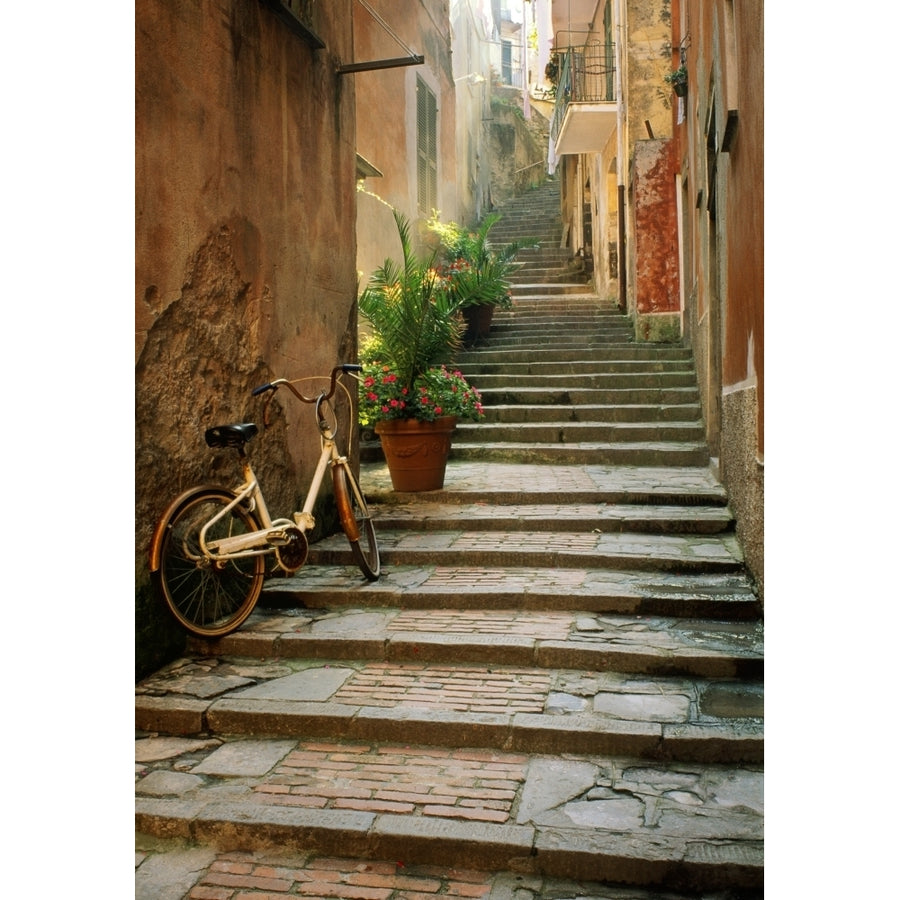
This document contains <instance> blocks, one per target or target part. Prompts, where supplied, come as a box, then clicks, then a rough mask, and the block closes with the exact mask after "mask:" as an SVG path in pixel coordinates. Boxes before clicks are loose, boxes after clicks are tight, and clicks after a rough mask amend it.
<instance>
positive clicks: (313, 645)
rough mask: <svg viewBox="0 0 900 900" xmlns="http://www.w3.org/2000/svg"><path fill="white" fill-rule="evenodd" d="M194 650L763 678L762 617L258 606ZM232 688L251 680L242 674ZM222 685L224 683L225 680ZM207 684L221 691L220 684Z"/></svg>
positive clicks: (257, 655)
mask: <svg viewBox="0 0 900 900" xmlns="http://www.w3.org/2000/svg"><path fill="white" fill-rule="evenodd" d="M193 646H194V647H195V648H196V649H201V648H205V649H207V650H208V651H209V652H210V653H213V652H215V653H223V654H226V655H231V656H239V657H248V658H263V659H273V658H297V659H300V658H306V659H341V658H343V659H356V660H363V659H379V660H381V659H385V660H391V661H395V662H397V661H409V660H415V661H424V660H429V661H432V662H434V661H455V662H459V661H461V660H468V661H469V662H484V663H493V664H495V665H532V666H537V667H541V668H559V667H568V668H572V667H574V666H577V667H579V668H584V669H587V670H603V669H613V670H615V671H619V672H647V673H649V674H670V675H672V674H688V675H701V676H706V677H759V678H761V677H762V673H763V626H762V623H761V622H759V621H748V622H733V621H729V622H718V623H717V622H715V621H710V620H708V619H679V618H675V617H663V616H641V615H637V616H629V615H615V614H604V615H597V614H593V613H589V612H577V611H576V612H569V611H553V610H550V611H529V610H520V609H518V610H472V609H434V610H424V611H423V610H415V609H402V608H400V607H394V608H381V609H377V608H368V607H353V606H346V607H338V608H336V609H333V610H332V609H315V608H312V609H293V610H290V611H277V612H276V611H272V610H263V609H257V610H256V611H254V613H253V614H252V615H251V617H250V618H249V619H248V620H247V622H246V623H245V624H244V625H243V626H242V628H241V629H240V631H238V632H235V633H234V634H231V635H227V636H226V637H224V638H220V639H218V640H216V641H209V642H205V641H200V640H196V641H194V642H193ZM233 678H234V682H235V683H234V686H235V687H240V686H242V685H246V683H247V682H246V679H240V678H237V677H234V676H233ZM222 686H224V682H223V685H222ZM208 690H210V691H213V690H216V691H217V692H220V691H219V690H218V686H216V687H210V688H208Z"/></svg>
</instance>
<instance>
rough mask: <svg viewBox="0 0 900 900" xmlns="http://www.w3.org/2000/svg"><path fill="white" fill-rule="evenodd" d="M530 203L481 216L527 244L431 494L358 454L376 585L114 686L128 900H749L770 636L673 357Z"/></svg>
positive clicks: (689, 371) (311, 588) (529, 197)
mask: <svg viewBox="0 0 900 900" xmlns="http://www.w3.org/2000/svg"><path fill="white" fill-rule="evenodd" d="M554 190H557V187H556V185H555V183H554V182H553V181H550V182H548V183H547V185H546V186H545V187H544V188H542V189H540V190H539V191H534V192H531V193H527V194H525V195H523V197H521V198H519V199H518V200H517V201H515V202H513V203H511V204H510V205H509V206H508V207H507V208H506V209H504V210H503V213H504V217H503V219H502V220H501V224H502V226H503V227H504V228H505V229H507V230H505V231H504V232H503V233H502V234H499V233H498V234H497V238H498V240H511V239H513V237H514V235H516V234H531V235H536V236H538V237H540V239H541V244H540V246H539V247H538V248H537V249H534V250H532V251H523V252H522V253H521V256H520V259H521V261H522V263H523V265H522V267H521V269H520V271H519V273H518V275H517V283H516V285H515V288H514V291H513V306H512V308H511V309H510V310H506V311H499V312H497V314H496V315H495V320H494V325H493V329H492V331H491V334H490V336H489V337H488V338H487V339H486V340H484V341H483V342H481V343H480V344H479V345H478V346H476V347H474V348H473V349H470V350H469V351H467V352H466V353H465V354H463V356H462V357H461V358H460V363H459V365H460V368H461V369H462V370H463V372H464V373H465V375H466V376H467V377H468V378H470V379H471V380H472V382H473V383H475V384H476V385H477V386H478V387H479V389H481V390H482V392H483V396H484V405H485V410H486V420H485V421H484V422H482V423H478V424H472V425H468V424H467V425H460V426H459V428H458V431H457V434H456V436H455V437H454V442H453V449H452V455H451V459H450V462H449V464H448V468H447V475H446V480H445V484H444V488H443V489H442V490H440V491H435V492H429V493H427V494H423V495H418V494H417V495H411V494H398V493H396V492H394V491H392V489H391V481H390V477H389V475H388V472H387V468H386V465H385V464H384V462H383V460H381V459H380V458H379V456H378V453H377V451H376V450H375V449H374V448H372V447H364V448H363V450H362V455H363V462H362V463H361V476H360V482H361V484H362V486H363V489H364V490H365V491H366V493H367V495H368V497H369V499H370V501H371V502H372V504H373V510H374V514H375V524H376V528H377V532H378V538H379V543H380V545H381V553H382V567H383V572H382V576H381V578H380V579H379V580H378V581H376V582H371V583H370V582H366V581H364V580H363V579H362V578H361V577H360V574H359V571H358V570H357V569H355V568H354V567H353V565H352V560H351V559H350V555H349V550H348V548H347V542H346V540H345V539H344V537H343V535H337V536H334V537H331V538H328V539H326V540H324V541H322V542H320V543H318V544H315V545H313V546H311V548H310V556H309V561H308V563H307V565H306V566H305V567H304V568H303V569H301V570H300V571H299V572H298V573H297V575H296V576H294V577H291V578H277V579H271V580H270V581H269V582H267V585H266V587H265V588H264V591H263V595H262V598H261V600H260V602H259V605H258V607H257V609H256V611H255V612H254V613H253V615H252V616H251V617H250V619H248V620H247V622H246V623H245V624H244V626H243V627H242V628H241V629H240V630H239V631H237V632H236V633H234V634H232V635H229V636H228V637H225V638H223V639H221V640H219V641H217V642H215V643H211V642H204V641H200V640H196V639H195V640H192V642H191V644H190V651H189V653H188V654H187V655H186V656H185V657H183V658H181V659H178V660H176V661H175V662H173V663H171V664H169V665H167V666H166V667H164V668H163V669H162V670H160V671H159V672H156V673H155V674H153V675H152V676H150V677H148V678H146V679H144V680H143V681H141V682H139V683H138V684H137V686H136V692H135V707H136V727H137V729H138V732H137V737H136V743H135V751H136V763H135V765H136V769H135V776H136V785H135V790H136V829H137V842H136V849H137V869H136V885H137V892H136V896H137V897H138V898H148V900H149V898H153V900H166V898H170V897H171V898H176V897H177V898H181V897H190V898H195V900H200V898H206V900H211V898H216V900H228V898H237V897H249V896H255V895H260V896H263V895H265V896H268V897H274V896H294V895H303V896H318V897H324V898H338V897H342V898H348V897H351V898H352V897H359V898H385V900H388V898H395V897H396V898H399V897H417V898H421V897H427V896H432V895H434V896H438V895H445V894H449V895H456V896H466V897H483V898H494V900H500V898H504V900H507V898H508V900H512V898H515V900H549V898H564V897H596V898H608V900H626V898H627V900H650V898H653V897H657V898H659V897H663V896H664V897H665V898H667V900H680V898H691V897H693V898H697V897H700V896H703V897H705V898H710V897H717V898H723V900H724V898H737V897H742V898H755V897H761V896H762V889H763V623H762V610H761V607H760V603H759V600H758V598H757V596H756V593H755V591H754V585H753V583H752V581H751V579H750V577H749V575H748V573H747V571H746V568H745V565H744V560H743V555H742V551H741V547H740V544H739V542H738V540H737V538H736V535H735V530H734V520H733V516H732V514H731V511H730V509H729V505H728V496H727V494H726V492H725V490H724V488H723V487H722V485H721V484H720V483H719V481H718V479H717V477H716V474H715V469H714V467H713V466H711V461H710V455H709V450H708V448H707V446H706V444H705V441H704V437H703V434H704V432H703V428H702V421H701V412H700V404H699V395H698V390H697V384H696V374H695V370H694V366H693V361H692V358H691V354H690V352H689V351H688V350H686V349H684V348H683V347H680V346H675V345H672V344H652V343H642V344H637V343H634V342H633V341H632V340H631V338H630V329H629V326H628V320H627V318H626V317H625V316H623V315H622V314H621V313H620V312H619V310H618V309H617V308H616V306H615V303H614V302H613V301H607V300H602V299H601V298H599V297H597V296H596V295H594V294H592V293H591V292H590V288H589V285H587V284H586V283H585V279H584V278H583V277H581V275H580V273H579V272H578V271H576V270H573V269H571V268H567V260H566V259H565V258H564V254H563V255H560V253H559V251H558V245H559V227H560V226H559V222H558V220H557V219H555V218H554V215H553V212H552V211H553V209H554V195H553V192H554ZM545 195H546V196H545ZM556 205H557V206H558V204H556ZM497 231H498V232H499V231H500V226H499V225H498V228H497ZM539 232H540V233H539ZM660 892H664V893H660Z"/></svg>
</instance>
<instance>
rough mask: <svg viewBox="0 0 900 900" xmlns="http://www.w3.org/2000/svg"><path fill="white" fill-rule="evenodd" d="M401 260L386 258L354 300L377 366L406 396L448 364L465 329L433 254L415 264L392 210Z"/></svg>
mask: <svg viewBox="0 0 900 900" xmlns="http://www.w3.org/2000/svg"><path fill="white" fill-rule="evenodd" d="M394 221H395V223H396V225H397V231H398V233H399V235H400V247H401V251H402V260H401V261H400V262H395V261H394V260H393V259H390V258H388V259H386V260H385V261H384V263H383V264H382V265H381V266H379V267H378V269H376V270H375V272H374V273H373V274H372V277H371V278H370V280H369V283H368V285H367V286H366V288H365V290H364V291H363V292H362V294H361V295H360V298H359V311H360V313H362V315H363V316H364V317H365V318H366V319H367V320H368V321H369V322H370V323H371V325H372V329H373V332H374V339H375V340H374V345H375V346H376V347H377V354H378V357H379V358H380V361H381V362H383V363H385V364H386V365H389V366H390V367H391V368H392V369H393V370H394V371H395V372H396V373H397V377H398V380H399V381H400V387H403V388H406V389H407V390H408V391H410V392H411V391H412V390H413V387H414V385H415V383H416V380H417V379H418V378H420V377H421V376H422V375H424V374H425V372H427V371H428V370H429V369H430V368H431V367H433V366H438V365H441V364H442V363H446V362H450V361H451V359H452V357H453V354H454V353H455V352H456V351H457V350H458V349H459V348H460V346H461V344H462V332H463V330H464V328H465V324H464V323H463V321H462V318H461V316H460V313H459V309H460V301H459V299H458V298H456V297H454V296H453V294H452V293H451V291H450V290H449V286H448V283H447V280H446V278H444V277H442V276H441V274H440V273H439V272H438V271H437V270H436V269H435V267H434V262H435V255H434V254H433V255H432V257H431V258H430V259H427V260H422V259H419V258H418V257H417V256H416V254H415V253H414V251H413V248H412V243H411V241H410V236H409V222H408V220H407V219H406V217H405V216H403V215H402V214H401V213H399V212H397V211H396V210H395V211H394Z"/></svg>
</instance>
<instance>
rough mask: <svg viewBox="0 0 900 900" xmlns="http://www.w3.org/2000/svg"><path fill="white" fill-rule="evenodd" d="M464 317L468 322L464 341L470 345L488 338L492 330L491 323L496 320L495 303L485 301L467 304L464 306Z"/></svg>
mask: <svg viewBox="0 0 900 900" xmlns="http://www.w3.org/2000/svg"><path fill="white" fill-rule="evenodd" d="M462 312H463V319H465V322H466V331H465V334H464V335H463V343H464V344H465V345H466V346H467V347H468V346H472V345H473V344H476V343H477V342H478V341H480V340H483V339H484V338H486V337H487V336H488V335H489V334H490V332H491V323H492V322H493V321H494V304H493V303H484V304H481V305H478V306H466V307H464V308H463V311H462Z"/></svg>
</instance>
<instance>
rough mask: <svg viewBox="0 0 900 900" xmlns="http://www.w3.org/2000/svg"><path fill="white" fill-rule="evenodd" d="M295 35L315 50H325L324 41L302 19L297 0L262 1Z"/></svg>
mask: <svg viewBox="0 0 900 900" xmlns="http://www.w3.org/2000/svg"><path fill="white" fill-rule="evenodd" d="M262 2H263V3H264V4H265V5H266V6H268V7H269V9H271V10H272V12H273V13H275V15H276V16H277V18H278V19H279V20H280V21H281V22H283V23H284V24H285V25H286V26H287V27H288V28H289V29H290V30H291V31H293V32H294V34H297V35H299V36H300V37H301V38H303V40H304V41H306V43H307V44H309V45H310V47H312V48H313V50H324V49H325V41H323V40H322V38H320V37H319V36H318V35H317V34H316V33H315V32H314V31H313V30H312V28H310V27H309V25H307V24H306V23H305V22H304V21H303V20H302V19H301V18H300V15H301V14H300V11H299V9H298V8H297V5H298V4H297V0H262Z"/></svg>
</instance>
